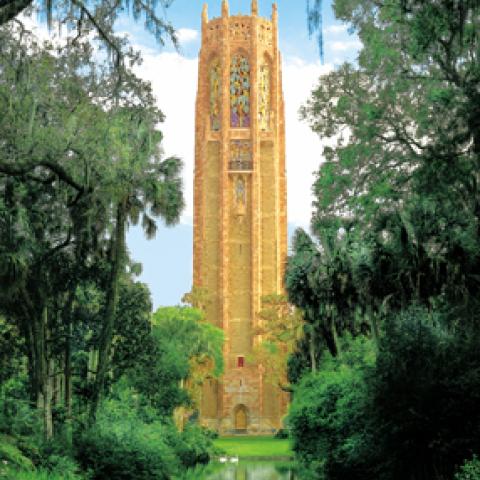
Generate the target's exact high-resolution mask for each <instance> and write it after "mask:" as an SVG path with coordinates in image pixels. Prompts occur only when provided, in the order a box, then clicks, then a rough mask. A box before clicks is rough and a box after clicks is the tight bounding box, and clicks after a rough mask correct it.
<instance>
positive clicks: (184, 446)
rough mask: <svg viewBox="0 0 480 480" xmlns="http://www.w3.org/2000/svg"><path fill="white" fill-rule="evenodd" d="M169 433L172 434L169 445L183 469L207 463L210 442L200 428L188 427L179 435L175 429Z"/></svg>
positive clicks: (210, 448) (211, 447) (210, 449)
mask: <svg viewBox="0 0 480 480" xmlns="http://www.w3.org/2000/svg"><path fill="white" fill-rule="evenodd" d="M171 431H172V433H173V434H171V435H170V437H169V444H170V446H171V447H172V448H173V449H174V451H175V453H176V455H177V456H178V458H179V460H180V462H181V463H182V465H183V466H184V467H186V468H192V467H194V466H195V465H197V464H206V463H208V462H209V460H210V452H211V451H212V449H213V445H212V440H211V439H210V438H209V436H208V435H206V434H205V432H204V430H203V429H202V428H200V427H199V426H197V425H188V426H187V427H186V428H185V430H184V431H183V432H181V433H178V432H177V431H176V430H175V429H171Z"/></svg>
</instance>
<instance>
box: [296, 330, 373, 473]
mask: <svg viewBox="0 0 480 480" xmlns="http://www.w3.org/2000/svg"><path fill="white" fill-rule="evenodd" d="M349 347H350V349H349V350H345V351H344V352H343V353H342V354H340V357H339V358H338V359H333V358H332V357H331V356H330V354H329V353H326V354H325V355H324V357H323V360H322V363H321V369H320V371H319V372H317V373H315V374H310V375H307V376H306V377H305V378H304V379H303V380H302V381H301V382H300V384H299V385H298V387H297V388H296V389H295V393H294V399H293V402H292V405H291V408H290V414H289V420H288V422H289V426H290V428H291V434H292V438H293V449H294V451H295V452H296V454H297V457H298V458H299V460H300V461H301V463H302V464H304V465H306V466H308V471H309V472H308V474H307V473H304V474H303V476H304V477H305V478H307V475H308V478H323V474H324V473H326V474H327V475H328V478H332V479H336V478H338V479H344V478H351V479H354V478H369V477H367V476H364V474H363V473H362V472H363V471H364V470H365V468H364V465H363V461H364V460H363V459H364V458H365V456H366V455H365V452H364V450H365V448H367V445H368V443H369V441H368V440H367V439H366V437H367V436H368V433H367V432H366V431H365V418H364V415H365V411H366V410H367V393H366V384H365V381H364V369H365V368H367V367H368V366H370V365H371V364H372V363H373V361H374V358H375V354H374V348H373V345H372V342H371V341H369V340H365V339H363V338H358V339H355V340H353V341H352V342H351V343H350V346H349ZM302 478H303V477H302Z"/></svg>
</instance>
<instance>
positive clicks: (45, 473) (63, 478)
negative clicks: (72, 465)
mask: <svg viewBox="0 0 480 480" xmlns="http://www.w3.org/2000/svg"><path fill="white" fill-rule="evenodd" d="M0 475H3V478H5V479H6V480H81V478H82V477H79V476H77V475H72V474H70V473H68V472H62V471H58V472H51V471H49V470H42V469H39V470H34V471H24V470H17V469H12V468H8V467H6V468H5V469H4V470H3V469H2V467H0Z"/></svg>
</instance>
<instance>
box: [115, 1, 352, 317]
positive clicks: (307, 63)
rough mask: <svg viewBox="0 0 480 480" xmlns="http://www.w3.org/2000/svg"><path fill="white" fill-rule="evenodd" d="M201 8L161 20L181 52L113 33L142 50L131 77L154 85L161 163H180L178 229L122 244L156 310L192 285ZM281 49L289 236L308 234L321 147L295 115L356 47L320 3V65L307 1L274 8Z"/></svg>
mask: <svg viewBox="0 0 480 480" xmlns="http://www.w3.org/2000/svg"><path fill="white" fill-rule="evenodd" d="M203 3H204V2H203V0H174V2H173V4H172V5H171V7H170V8H169V9H168V10H167V18H168V20H170V21H171V23H172V24H173V26H174V27H175V29H176V30H177V32H178V38H179V40H180V49H179V51H177V50H175V48H174V47H173V46H172V45H170V44H167V45H165V46H164V47H162V46H160V45H158V44H157V43H156V41H155V40H154V39H153V38H152V37H151V36H150V35H149V34H148V33H147V32H145V30H144V28H143V25H142V23H135V22H134V21H133V20H132V19H131V18H128V17H127V16H125V17H122V18H121V19H120V21H119V22H118V25H117V29H118V31H119V32H123V33H125V34H126V35H128V36H129V38H130V40H131V42H132V43H133V44H134V46H135V47H136V48H137V49H139V50H141V52H142V55H143V59H144V61H143V64H142V65H141V66H140V67H139V68H138V70H137V73H138V75H139V76H141V77H142V78H144V79H146V80H149V81H150V82H151V83H152V87H153V91H154V93H155V95H156V97H157V101H158V105H159V107H160V109H161V110H162V111H163V113H164V114H165V115H166V120H165V122H164V123H163V124H162V125H161V127H160V128H161V130H162V131H163V133H164V141H163V148H164V151H165V155H167V156H168V155H175V156H179V157H180V158H182V160H183V163H184V170H183V180H184V193H185V200H186V208H185V210H184V212H183V214H182V217H181V220H180V223H179V225H177V226H175V227H169V228H166V227H164V226H163V225H162V226H160V228H159V231H158V233H157V236H156V238H155V239H154V240H147V239H146V238H145V237H144V235H143V233H142V231H141V229H140V228H135V227H132V228H130V230H129V232H128V237H127V243H128V248H129V251H130V254H131V256H132V258H133V259H134V260H135V261H137V262H141V263H142V264H143V272H142V274H141V276H140V281H143V282H145V283H147V284H148V286H149V288H150V291H151V293H152V300H153V304H154V308H155V309H156V308H158V307H159V306H165V305H176V304H178V303H180V300H181V297H182V296H183V294H184V293H186V292H188V291H189V290H190V289H191V285H192V251H193V243H192V242H193V227H192V218H193V167H194V165H193V164H194V162H193V159H194V105H195V94H196V89H197V62H198V51H199V49H200V42H201V38H200V30H201V12H202V7H203ZM258 3H259V14H260V15H261V16H264V17H270V15H271V11H272V2H271V1H270V0H259V2H258ZM277 3H278V15H279V47H280V51H281V53H282V60H283V87H284V96H285V118H286V156H287V197H288V223H289V235H291V233H292V232H293V231H294V230H295V229H296V228H298V227H302V228H305V229H308V226H309V223H310V217H311V212H312V207H311V204H312V195H311V186H312V183H313V172H315V171H316V170H318V168H319V166H320V164H321V162H322V150H323V143H322V140H321V139H320V138H318V136H317V135H316V134H314V133H313V132H312V131H311V130H310V128H309V126H308V125H307V124H306V123H305V122H303V121H300V119H299V114H298V111H299V108H300V106H301V105H302V104H303V103H305V101H306V100H307V99H308V97H309V95H310V93H311V91H312V89H313V88H314V87H315V86H316V85H317V84H318V83H319V81H321V76H322V75H324V74H326V73H328V72H330V71H332V69H334V68H335V66H336V65H339V64H341V63H343V62H344V61H345V60H349V61H355V58H356V56H357V53H358V50H359V48H360V46H361V45H360V43H359V41H358V39H357V37H356V36H354V35H350V34H349V33H348V30H347V25H343V24H342V23H341V22H339V21H337V20H335V18H334V14H333V11H332V8H331V4H330V1H327V0H325V1H324V6H323V16H324V26H323V27H324V29H323V34H324V48H325V58H324V62H323V63H321V62H320V58H319V51H318V45H317V42H316V39H315V38H309V36H308V30H307V23H306V0H279V1H278V2H277ZM207 4H208V13H209V18H214V17H218V16H220V8H221V0H209V1H208V2H207ZM229 4H230V14H231V15H235V14H239V13H243V14H249V13H250V4H251V1H250V0H230V2H229Z"/></svg>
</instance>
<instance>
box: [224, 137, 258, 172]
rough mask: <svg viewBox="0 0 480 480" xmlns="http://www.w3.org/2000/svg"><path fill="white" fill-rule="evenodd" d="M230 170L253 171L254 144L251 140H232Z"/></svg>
mask: <svg viewBox="0 0 480 480" xmlns="http://www.w3.org/2000/svg"><path fill="white" fill-rule="evenodd" d="M229 169H230V170H251V169H252V144H251V142H250V140H232V143H231V144H230V163H229Z"/></svg>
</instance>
